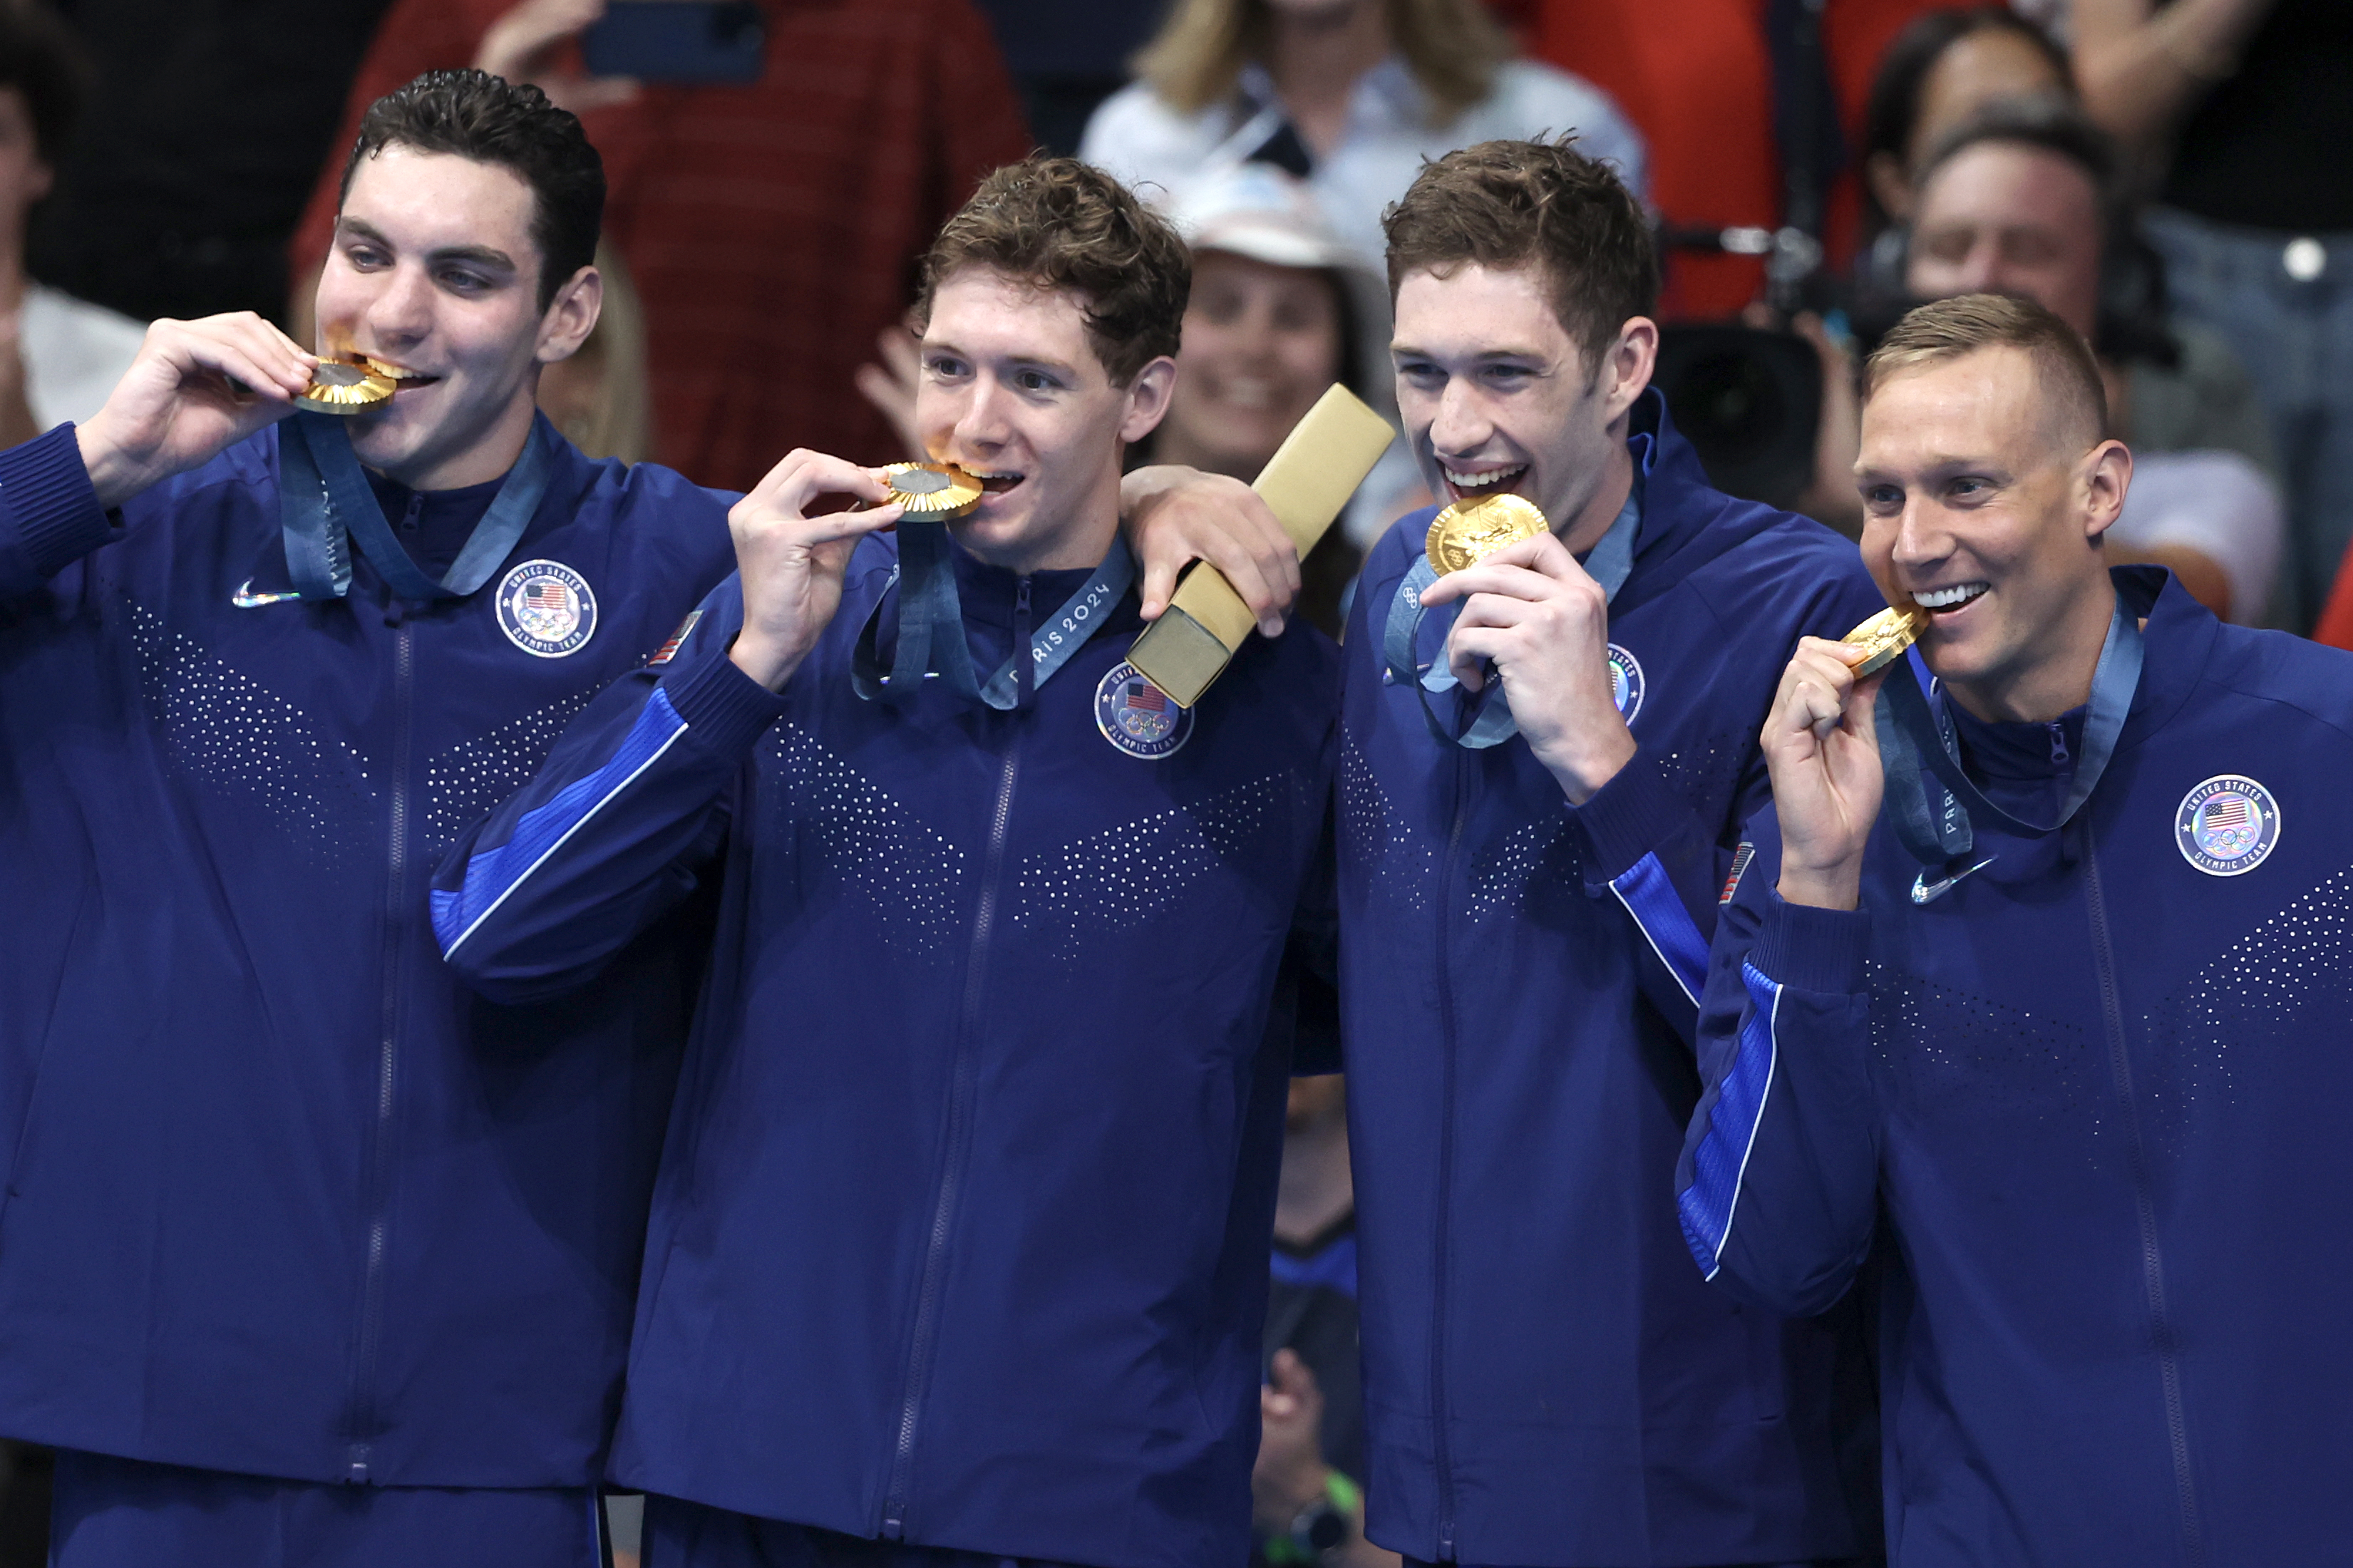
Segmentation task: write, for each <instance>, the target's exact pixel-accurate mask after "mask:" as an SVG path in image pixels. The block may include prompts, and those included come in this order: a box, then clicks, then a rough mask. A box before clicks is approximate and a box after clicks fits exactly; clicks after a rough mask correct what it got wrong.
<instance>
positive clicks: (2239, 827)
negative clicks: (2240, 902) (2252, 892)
mask: <svg viewBox="0 0 2353 1568" xmlns="http://www.w3.org/2000/svg"><path fill="white" fill-rule="evenodd" d="M2279 836H2280V808H2279V802H2278V801H2276V800H2274V799H2273V798H2272V792H2271V791H2269V790H2267V789H2265V788H2264V787H2263V785H2261V784H2257V783H2256V782H2255V781H2254V780H2253V779H2251V778H2245V777H2242V775H2240V774H2238V773H2217V774H2215V775H2214V776H2213V777H2212V778H2211V779H2208V780H2207V781H2206V782H2205V783H2204V784H2200V785H2199V786H2198V787H2197V788H2196V789H2193V790H2191V791H2190V792H2189V794H2188V795H2183V796H2182V797H2181V806H2180V809H2179V810H2178V811H2176V812H2175V813H2174V814H2173V841H2174V842H2175V843H2176V844H2178V845H2179V846H2180V847H2181V858H2183V859H2185V860H2187V861H2189V863H2190V864H2191V865H2192V866H2195V867H2197V868H2199V869H2200V871H2203V872H2205V873H2206V874H2207V875H2208V876H2210V877H2237V876H2242V875H2244V874H2245V873H2246V872H2249V871H2252V870H2253V869H2254V868H2256V867H2258V866H2260V865H2262V864H2263V860H2264V858H2265V857H2267V856H2268V855H2270V854H2271V852H2272V847H2273V846H2274V845H2276V844H2277V843H2278V842H2279Z"/></svg>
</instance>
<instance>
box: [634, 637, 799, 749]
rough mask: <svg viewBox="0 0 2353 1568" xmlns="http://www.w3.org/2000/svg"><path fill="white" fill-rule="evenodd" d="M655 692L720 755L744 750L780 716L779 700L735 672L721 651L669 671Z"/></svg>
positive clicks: (782, 704)
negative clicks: (663, 695) (665, 699)
mask: <svg viewBox="0 0 2353 1568" xmlns="http://www.w3.org/2000/svg"><path fill="white" fill-rule="evenodd" d="M661 689H662V691H663V692H664V693H665V694H666V695H668V697H669V698H670V706H671V707H672V708H675V709H677V710H678V716H679V717H680V718H681V719H683V720H685V721H686V727H687V729H688V731H691V733H692V734H693V735H694V736H696V737H697V739H698V740H699V741H700V742H701V743H702V745H703V746H705V747H706V748H708V749H709V750H711V751H713V752H719V753H721V754H722V755H725V754H729V753H733V752H748V751H750V750H751V749H752V747H753V745H754V743H755V742H758V740H759V739H760V737H761V736H762V735H765V734H766V733H767V732H768V726H769V725H771V724H773V723H775V722H776V721H777V720H778V719H780V718H782V717H783V716H784V711H785V700H784V698H783V696H782V695H780V694H779V693H776V692H774V691H771V690H769V689H767V688H766V687H765V686H763V685H761V684H760V683H759V682H758V681H756V680H754V679H752V678H751V677H750V676H748V675H746V674H744V672H743V671H742V670H740V669H738V668H735V661H734V660H733V659H732V658H728V657H727V655H726V652H725V651H724V649H723V648H722V649H714V650H712V653H711V654H710V655H709V656H708V657H707V658H702V659H701V660H698V661H697V662H696V663H694V664H691V665H689V666H688V667H687V668H683V669H673V670H671V671H670V673H669V674H668V675H665V676H663V677H662V680H661Z"/></svg>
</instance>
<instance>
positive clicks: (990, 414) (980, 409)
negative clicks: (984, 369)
mask: <svg viewBox="0 0 2353 1568" xmlns="http://www.w3.org/2000/svg"><path fill="white" fill-rule="evenodd" d="M1010 396H1012V392H1011V391H1010V389H1008V387H1006V386H1005V385H1004V384H1002V383H1000V382H999V381H997V378H996V377H995V376H991V375H981V376H976V377H975V378H974V381H973V385H972V389H971V390H970V391H969V392H967V393H966V394H965V400H964V407H963V408H962V409H961V410H959V411H958V412H957V415H956V421H955V434H956V440H957V441H958V443H959V444H961V445H962V446H964V447H967V448H971V449H976V450H980V451H995V450H996V449H997V447H1002V446H1004V445H1005V443H1006V440H1007V438H1008V436H1009V435H1010V433H1011V429H1012V426H1011V423H1010V421H1009V420H1008V418H1007V412H1008V410H1007V407H1006V400H1007V399H1008V398H1009V397H1010Z"/></svg>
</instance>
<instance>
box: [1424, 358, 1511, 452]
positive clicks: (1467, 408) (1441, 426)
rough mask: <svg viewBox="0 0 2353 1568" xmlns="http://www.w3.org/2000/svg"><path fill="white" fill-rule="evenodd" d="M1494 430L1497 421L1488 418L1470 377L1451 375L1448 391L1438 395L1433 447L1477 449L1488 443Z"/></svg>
mask: <svg viewBox="0 0 2353 1568" xmlns="http://www.w3.org/2000/svg"><path fill="white" fill-rule="evenodd" d="M1494 430H1495V424H1494V421H1493V420H1492V419H1490V418H1488V417H1487V412H1486V410H1485V408H1483V407H1482V405H1481V404H1480V399H1479V395H1478V393H1477V391H1476V390H1475V389H1474V388H1473V387H1472V385H1471V384H1470V382H1469V380H1468V379H1466V378H1464V377H1462V376H1449V377H1448V378H1447V380H1446V387H1445V390H1444V391H1442V392H1440V394H1439V395H1438V414H1437V416H1436V417H1435V418H1433V419H1432V420H1430V446H1431V447H1434V448H1436V449H1437V450H1439V451H1440V452H1452V453H1456V454H1466V453H1470V452H1474V451H1476V450H1478V449H1479V448H1480V447H1483V446H1485V445H1486V444H1487V437H1489V436H1491V435H1493V434H1494Z"/></svg>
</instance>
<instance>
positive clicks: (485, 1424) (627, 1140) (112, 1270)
mask: <svg viewBox="0 0 2353 1568" xmlns="http://www.w3.org/2000/svg"><path fill="white" fill-rule="evenodd" d="M603 192H604V184H603V176H602V174H601V173H600V170H599V165H598V162H597V158H596V152H595V150H594V149H592V148H591V147H590V146H589V145H588V143H587V142H586V140H585V138H584V137H583V136H582V135H581V132H580V128H579V124H578V122H577V121H575V120H574V118H573V117H572V116H571V115H569V114H567V113H565V112H563V111H561V110H556V109H554V108H553V107H551V106H550V105H549V104H548V103H547V101H546V100H545V99H544V98H543V97H542V96H541V95H540V94H539V92H538V91H537V89H530V88H514V87H510V86H508V85H507V84H506V83H504V82H501V81H500V80H498V79H495V78H491V77H487V76H484V75H481V74H480V73H479V72H447V73H437V74H435V75H432V76H428V77H426V78H423V79H419V80H418V81H417V82H416V83H414V84H412V85H411V86H409V87H407V88H405V89H402V90H401V91H399V92H396V93H394V94H392V95H391V96H389V97H387V98H385V100H382V101H380V102H379V103H378V104H377V105H376V106H375V109H374V110H372V111H371V112H370V114H369V115H368V117H367V120H366V121H365V124H364V128H363V131H362V134H361V136H360V139H359V142H358V144H357V146H356V147H355V148H354V150H353V154H352V158H351V162H350V165H349V168H348V172H347V174H346V178H345V184H344V192H343V205H342V216H341V217H340V219H339V221H338V226H337V237H336V242H335V246H334V249H333V252H332V256H331V258H330V259H329V261H328V263H327V267H326V269H325V272H324V274H323V276H322V279H321V281H320V285H319V294H318V319H319V321H320V324H321V327H320V331H321V338H322V343H321V346H322V348H332V350H334V351H336V352H338V353H344V352H353V353H364V354H366V355H370V356H373V357H374V358H375V359H377V360H378V361H381V362H383V363H386V364H388V365H391V366H393V367H396V370H397V371H398V374H400V376H401V378H402V379H401V380H400V383H399V389H398V390H397V391H396V393H395V394H394V395H393V397H392V400H391V403H390V405H389V406H387V407H383V408H380V409H377V410H376V411H374V412H370V413H364V414H362V415H360V416H354V417H352V418H350V419H348V420H347V421H343V422H340V423H339V422H337V421H336V420H335V419H334V418H332V416H324V415H311V414H306V415H304V416H301V417H300V418H298V419H293V420H289V418H288V416H289V415H290V413H291V412H292V404H291V398H292V396H293V395H295V394H297V393H299V392H300V391H301V389H302V388H303V387H304V386H305V385H306V384H308V383H309V381H310V379H311V370H312V367H313V366H314V365H315V364H316V363H318V362H317V360H316V359H315V358H314V356H312V355H311V353H306V352H304V351H303V350H302V349H301V348H300V347H298V346H297V345H296V344H294V343H292V342H289V341H287V340H286V339H285V338H284V337H282V336H281V335H280V334H279V333H278V332H276V331H274V330H272V329H271V328H269V326H268V325H267V324H265V323H263V322H262V321H259V320H258V319H255V318H253V317H249V316H247V317H223V318H216V319H213V320H208V321H196V322H175V321H164V322H159V323H157V324H156V325H155V326H154V327H153V329H152V330H151V331H150V332H149V335H148V340H147V343H146V346H145V348H144V350H143V351H142V354H141V357H140V359H139V361H138V363H136V364H135V365H134V366H133V368H132V371H131V372H130V374H128V375H127V376H126V377H125V378H124V379H123V381H122V383H121V385H120V386H119V387H118V388H117V389H116V390H115V392H114V394H113V395H112V396H111V399H110V400H109V402H108V403H107V405H106V406H105V408H104V409H103V410H102V411H101V412H100V414H99V415H98V416H96V417H95V418H93V419H92V420H90V422H89V423H88V424H87V425H85V426H81V427H79V429H77V428H75V427H72V426H60V427H59V428H58V429H57V430H55V431H53V432H51V433H50V434H48V435H47V436H45V437H40V438H39V439H37V440H36V441H33V442H30V443H27V444H26V445H25V446H22V447H17V448H15V449H13V450H10V451H8V452H5V453H0V668H5V670H6V672H7V676H8V681H9V688H8V691H9V694H8V697H7V700H5V702H0V911H4V912H0V920H5V922H6V924H5V943H6V960H5V963H0V1129H4V1130H5V1135H0V1162H5V1168H6V1170H7V1171H8V1173H9V1189H8V1195H7V1198H6V1206H5V1215H0V1238H5V1239H0V1433H5V1434H6V1435H7V1436H14V1437H19V1438H26V1439H30V1440H34V1441H38V1442H42V1443H47V1444H51V1445H55V1446H57V1447H58V1448H59V1449H60V1450H61V1454H60V1458H59V1459H58V1491H57V1504H56V1512H55V1518H56V1557H55V1559H54V1561H55V1562H56V1563H58V1564H59V1565H60V1568H111V1565H112V1564H118V1563H120V1564H137V1565H139V1568H149V1565H152V1564H157V1563H172V1564H177V1565H190V1564H192V1565H195V1568H208V1565H210V1564H216V1563H217V1564H221V1565H223V1568H275V1565H279V1564H294V1563H301V1564H304V1565H305V1568H311V1565H326V1568H339V1565H346V1564H350V1565H358V1564H370V1565H373V1564H379V1563H386V1564H388V1563H403V1564H406V1563H439V1564H453V1565H459V1568H463V1565H468V1564H480V1565H482V1568H537V1565H540V1564H547V1565H550V1568H554V1565H556V1564H563V1565H565V1568H587V1565H588V1564H592V1563H595V1562H596V1532H595V1523H594V1521H595V1507H594V1502H593V1499H592V1494H591V1491H590V1488H591V1487H592V1486H593V1485H594V1484H595V1483H596V1481H597V1480H598V1479H599V1477H600V1474H601V1468H602V1461H603V1457H604V1454H605V1451H606V1448H607V1443H608V1439H609V1436H610V1431H611V1423H612V1420H613V1416H614V1413H615V1410H616V1407H617V1401H618V1396H619V1385H620V1373H621V1363H622V1352H623V1348H624V1346H625V1344H626V1342H627V1337H628V1324H629V1318H630V1310H631V1301H632V1297H633V1291H634V1289H635V1284H636V1279H637V1271H638V1259H639V1257H640V1255H641V1245H642V1237H643V1226H644V1218H645V1214H646V1205H647V1203H648V1199H649V1190H650V1186H651V1182H652V1176H653V1164H654V1158H655V1152H656V1147H657V1144H658V1142H659V1138H660V1134H661V1130H662V1126H663V1123H664V1120H665V1118H666V1116H667V1114H668V1108H669V1102H670V1092H671V1088H672V1084H673V1080H674V1073H675V1066H676V1061H677V1057H678V1052H679V1049H680V1047H681V1043H682V1039H683V1036H684V1025H685V1022H686V1017H687V1015H688V1012H689V1010H690V1008H691V1000H692V991H693V986H694V984H695V980H694V976H695V975H696V974H697V973H699V971H700V966H701V964H702V952H701V951H700V948H699V947H690V946H689V945H687V938H688V934H689V933H688V932H687V931H684V930H681V929H679V928H678V927H673V926H665V927H663V928H662V929H659V930H653V931H649V932H648V933H647V935H646V936H645V937H644V938H643V939H642V940H641V941H639V942H636V943H633V944H631V945H630V946H629V947H628V949H627V951H625V952H621V953H619V954H617V955H616V956H615V957H614V959H613V960H612V962H611V963H608V964H607V966H606V967H605V969H604V971H603V976H602V981H601V984H599V986H598V988H597V990H596V993H595V994H593V995H584V996H575V997H570V998H565V999H563V1000H560V1001H552V1002H542V1003H536V1004H534V1005H530V1006H525V1007H500V1006H494V1005H489V1004H486V1003H483V1002H481V1001H480V1000H478V999H476V998H474V997H472V996H470V995H469V994H466V993H465V992H464V991H463V990H462V989H461V988H460V987H459V986H458V985H457V984H455V982H454V980H453V978H452V976H450V974H449V973H448V971H447V970H446V968H445V967H444V966H443V965H442V963H440V960H439V958H438V953H437V952H436V951H435V948H434V944H433V935H432V931H431V930H430V928H429V925H428V921H427V897H426V891H427V879H428V878H429V874H430V871H431V868H432V866H433V865H434V863H435V862H436V860H438V858H439V857H440V855H441V854H442V852H443V851H444V850H445V849H446V848H447V847H448V845H449V844H450V843H451V841H452V840H453V839H454V838H455V837H457V835H458V834H459V831H460V829H461V828H462V827H463V826H464V825H465V824H466V823H467V822H468V821H469V820H470V819H471V818H473V817H476V816H479V815H480V814H481V813H482V812H483V811H485V810H487V809H488V808H489V807H490V806H491V805H493V804H495V803H496V801H497V800H498V799H499V798H500V797H501V796H502V795H504V794H505V793H506V792H507V791H508V790H510V789H512V788H513V787H514V786H515V785H517V784H521V783H522V782H523V781H524V780H525V779H526V778H528V777H529V776H530V773H531V770H532V769H533V767H534V766H536V765H537V763H538V762H539V760H540V759H541V758H542V757H543V756H544V755H545V754H546V752H547V748H548V746H549V745H550V743H551V742H553V741H554V737H555V736H556V734H557V733H558V732H559V731H561V730H562V728H563V726H564V724H565V721H567V720H569V719H570V718H572V717H573V716H574V715H575V714H576V713H578V712H579V710H581V709H582V708H583V707H584V706H585V705H586V703H587V701H588V700H589V699H590V698H591V697H593V696H594V695H595V694H596V692H597V691H599V690H601V689H603V688H605V687H606V686H607V685H608V684H609V683H610V682H611V681H612V680H613V679H616V678H617V677H618V676H620V675H622V674H623V673H625V672H626V671H628V670H630V669H633V668H638V667H639V666H641V665H642V664H643V663H644V661H645V660H646V658H648V657H649V655H651V654H653V653H654V652H655V651H656V650H657V649H658V648H659V647H661V645H662V643H663V640H664V637H665V636H666V635H667V634H669V633H670V632H671V631H672V630H673V629H674V628H675V627H676V626H677V623H678V617H679V616H680V615H681V613H682V610H683V609H684V608H685V607H686V606H691V605H693V604H694V603H695V602H696V601H697V600H699V599H700V598H701V597H702V595H704V594H706V593H708V592H709V591H710V590H711V589H712V586H713V585H715V584H717V583H719V582H720V581H721V580H722V579H723V577H724V576H725V574H726V573H727V570H728V568H729V566H730V565H731V564H732V561H733V553H732V551H731V549H730V542H729V535H728V531H727V528H726V508H727V505H728V502H729V501H730V500H733V498H732V497H723V496H719V495H716V494H713V493H712V492H710V491H706V490H702V489H697V488H696V487H694V486H692V485H691V484H689V483H687V482H686V481H685V480H684V479H681V478H680V477H679V476H678V475H676V474H674V473H670V472H668V471H667V470H664V469H661V468H654V467H652V466H650V465H640V466H638V467H637V468H622V467H621V466H620V465H618V464H613V463H591V462H589V461H588V460H587V459H586V458H583V457H582V456H581V455H580V454H579V453H578V452H577V451H575V449H574V448H572V447H570V446H569V445H567V444H566V443H565V442H564V441H563V440H562V438H561V437H558V436H556V435H555V433H554V430H553V429H552V427H550V426H548V425H547V424H546V422H545V421H543V420H540V419H538V418H536V417H535V416H534V413H533V386H534V384H535V382H536V379H537V374H538V371H539V369H540V367H541V366H543V365H544V364H546V363H552V362H554V361H556V360H559V359H562V358H563V357H565V355H567V354H569V353H572V352H573V351H574V350H575V348H577V347H578V346H579V344H580V342H581V340H582V339H583V338H584V337H586V334H587V333H588V331H589V330H590V328H591V327H592V326H593V325H594V323H595V321H596V312H597V307H598V293H599V283H598V279H597V276H596V271H595V269H594V268H592V267H591V266H590V265H589V262H590V258H591V257H592V255H593V254H594V250H595V247H596V232H597V226H598V215H599V212H600V209H601V205H602V202H603ZM239 384H242V389H240V386H239ZM1269 527H1270V528H1271V522H1270V524H1269ZM1277 537H1279V531H1277ZM1174 565H1175V563H1174V562H1171V561H1168V560H1166V558H1165V556H1164V558H1163V560H1162V563H1161V573H1162V580H1165V579H1166V577H1170V576H1173V575H1174ZM1219 565H1220V567H1221V569H1223V570H1225V571H1226V573H1227V574H1228V576H1229V578H1232V579H1233V580H1234V581H1235V582H1236V584H1237V585H1238V586H1242V587H1244V588H1245V589H1246V591H1248V592H1249V593H1250V595H1252V598H1253V603H1254V605H1257V606H1258V607H1260V608H1262V609H1264V608H1268V607H1269V606H1268V605H1267V594H1266V586H1267V584H1266V573H1265V572H1264V571H1254V570H1253V569H1252V567H1251V564H1250V561H1249V560H1247V559H1238V558H1235V557H1231V556H1229V558H1228V559H1226V560H1221V561H1220V562H1219ZM1277 569H1279V563H1277ZM692 912H693V911H681V914H682V915H691V913H692ZM688 923H691V921H689V922H688ZM228 1472H235V1473H234V1474H231V1473H228Z"/></svg>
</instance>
